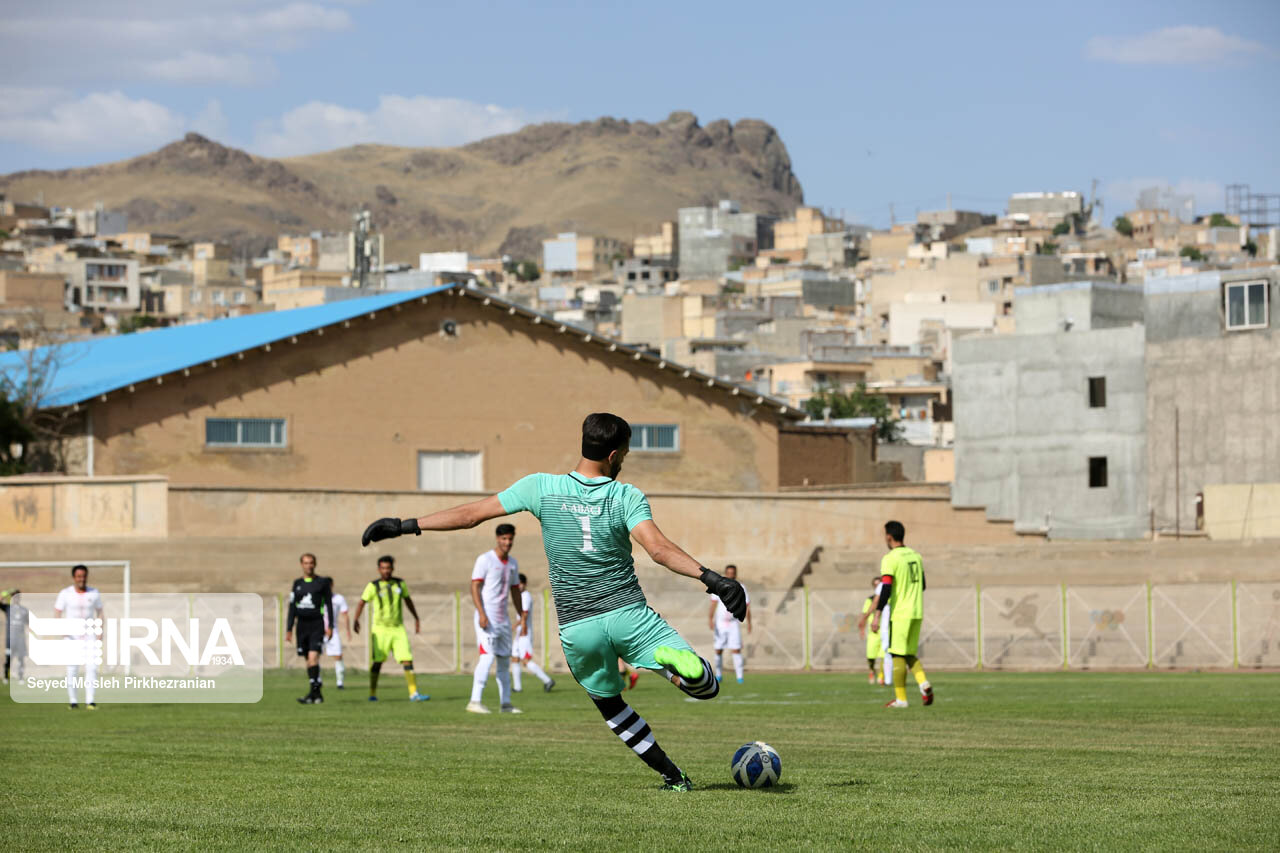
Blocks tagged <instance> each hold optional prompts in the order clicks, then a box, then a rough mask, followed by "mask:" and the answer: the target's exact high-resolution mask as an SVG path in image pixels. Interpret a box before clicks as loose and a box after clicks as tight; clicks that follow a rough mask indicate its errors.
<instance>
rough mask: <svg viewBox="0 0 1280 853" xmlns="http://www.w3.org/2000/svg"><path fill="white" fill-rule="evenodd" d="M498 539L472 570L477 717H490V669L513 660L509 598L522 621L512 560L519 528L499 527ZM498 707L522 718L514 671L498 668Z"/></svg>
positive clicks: (473, 686)
mask: <svg viewBox="0 0 1280 853" xmlns="http://www.w3.org/2000/svg"><path fill="white" fill-rule="evenodd" d="M494 533H495V535H496V537H497V539H496V542H495V544H494V547H493V550H492V551H485V552H484V553H483V554H481V555H480V556H479V557H476V564H475V567H474V568H473V569H472V570H471V601H472V603H474V604H475V606H476V612H475V616H474V617H473V619H472V621H473V622H474V623H475V628H476V647H477V648H478V649H479V651H480V659H479V660H478V661H476V670H475V674H474V675H473V676H472V680H471V701H470V702H468V703H467V710H468V711H470V712H471V713H473V714H488V713H489V709H488V708H486V707H485V706H484V705H482V704H481V702H480V697H481V696H483V695H484V686H485V684H486V682H488V680H489V669H490V668H491V667H492V666H493V664H494V662H495V661H498V660H500V661H502V662H503V664H505V663H506V662H507V658H509V657H511V620H510V619H509V618H508V617H507V596H508V595H510V596H511V599H512V601H514V602H515V605H516V618H520V617H521V614H522V611H521V602H520V589H519V587H520V566H519V564H518V563H516V558H515V557H513V556H511V545H512V543H513V542H515V540H516V528H515V526H514V525H511V524H499V525H498V528H497V530H495V531H494ZM497 674H498V705H499V710H500V711H501V712H502V713H504V714H519V713H520V709H519V708H513V707H511V670H510V669H508V668H507V667H506V666H503V665H499V666H498V673H497Z"/></svg>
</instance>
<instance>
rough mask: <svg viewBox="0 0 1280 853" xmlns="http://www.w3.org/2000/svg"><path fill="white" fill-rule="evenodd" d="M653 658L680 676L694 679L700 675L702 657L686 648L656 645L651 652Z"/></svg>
mask: <svg viewBox="0 0 1280 853" xmlns="http://www.w3.org/2000/svg"><path fill="white" fill-rule="evenodd" d="M653 659H654V660H655V661H657V662H658V663H660V664H662V665H663V666H665V667H666V668H667V669H669V670H671V671H672V672H674V673H676V674H677V675H679V676H680V677H681V678H687V679H690V680H694V679H698V678H701V677H702V658H700V657H698V656H697V654H695V653H694V652H691V651H689V650H688V649H673V648H671V647H670V646H658V648H657V649H655V650H654V652H653Z"/></svg>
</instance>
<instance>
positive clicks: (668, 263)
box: [613, 256, 680, 290]
mask: <svg viewBox="0 0 1280 853" xmlns="http://www.w3.org/2000/svg"><path fill="white" fill-rule="evenodd" d="M679 277H680V271H679V270H678V269H677V268H676V265H675V262H673V261H672V260H670V259H669V258H662V257H648V256H646V257H643V258H641V257H635V258H627V259H626V260H623V261H615V262H614V264H613V278H614V280H616V281H617V282H618V284H621V285H624V286H632V287H635V288H637V289H640V290H643V289H645V288H649V287H654V288H661V287H662V286H663V285H665V284H666V283H667V282H669V281H675V280H676V279H677V278H679Z"/></svg>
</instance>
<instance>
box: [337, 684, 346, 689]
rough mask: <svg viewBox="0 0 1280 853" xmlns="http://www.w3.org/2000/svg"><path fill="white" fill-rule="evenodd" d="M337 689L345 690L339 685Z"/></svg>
mask: <svg viewBox="0 0 1280 853" xmlns="http://www.w3.org/2000/svg"><path fill="white" fill-rule="evenodd" d="M338 689H339V690H345V689H346V688H344V687H343V686H342V685H341V684H339V685H338Z"/></svg>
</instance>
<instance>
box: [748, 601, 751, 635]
mask: <svg viewBox="0 0 1280 853" xmlns="http://www.w3.org/2000/svg"><path fill="white" fill-rule="evenodd" d="M747 633H748V634H750V633H751V605H750V604H748V605H747Z"/></svg>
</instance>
